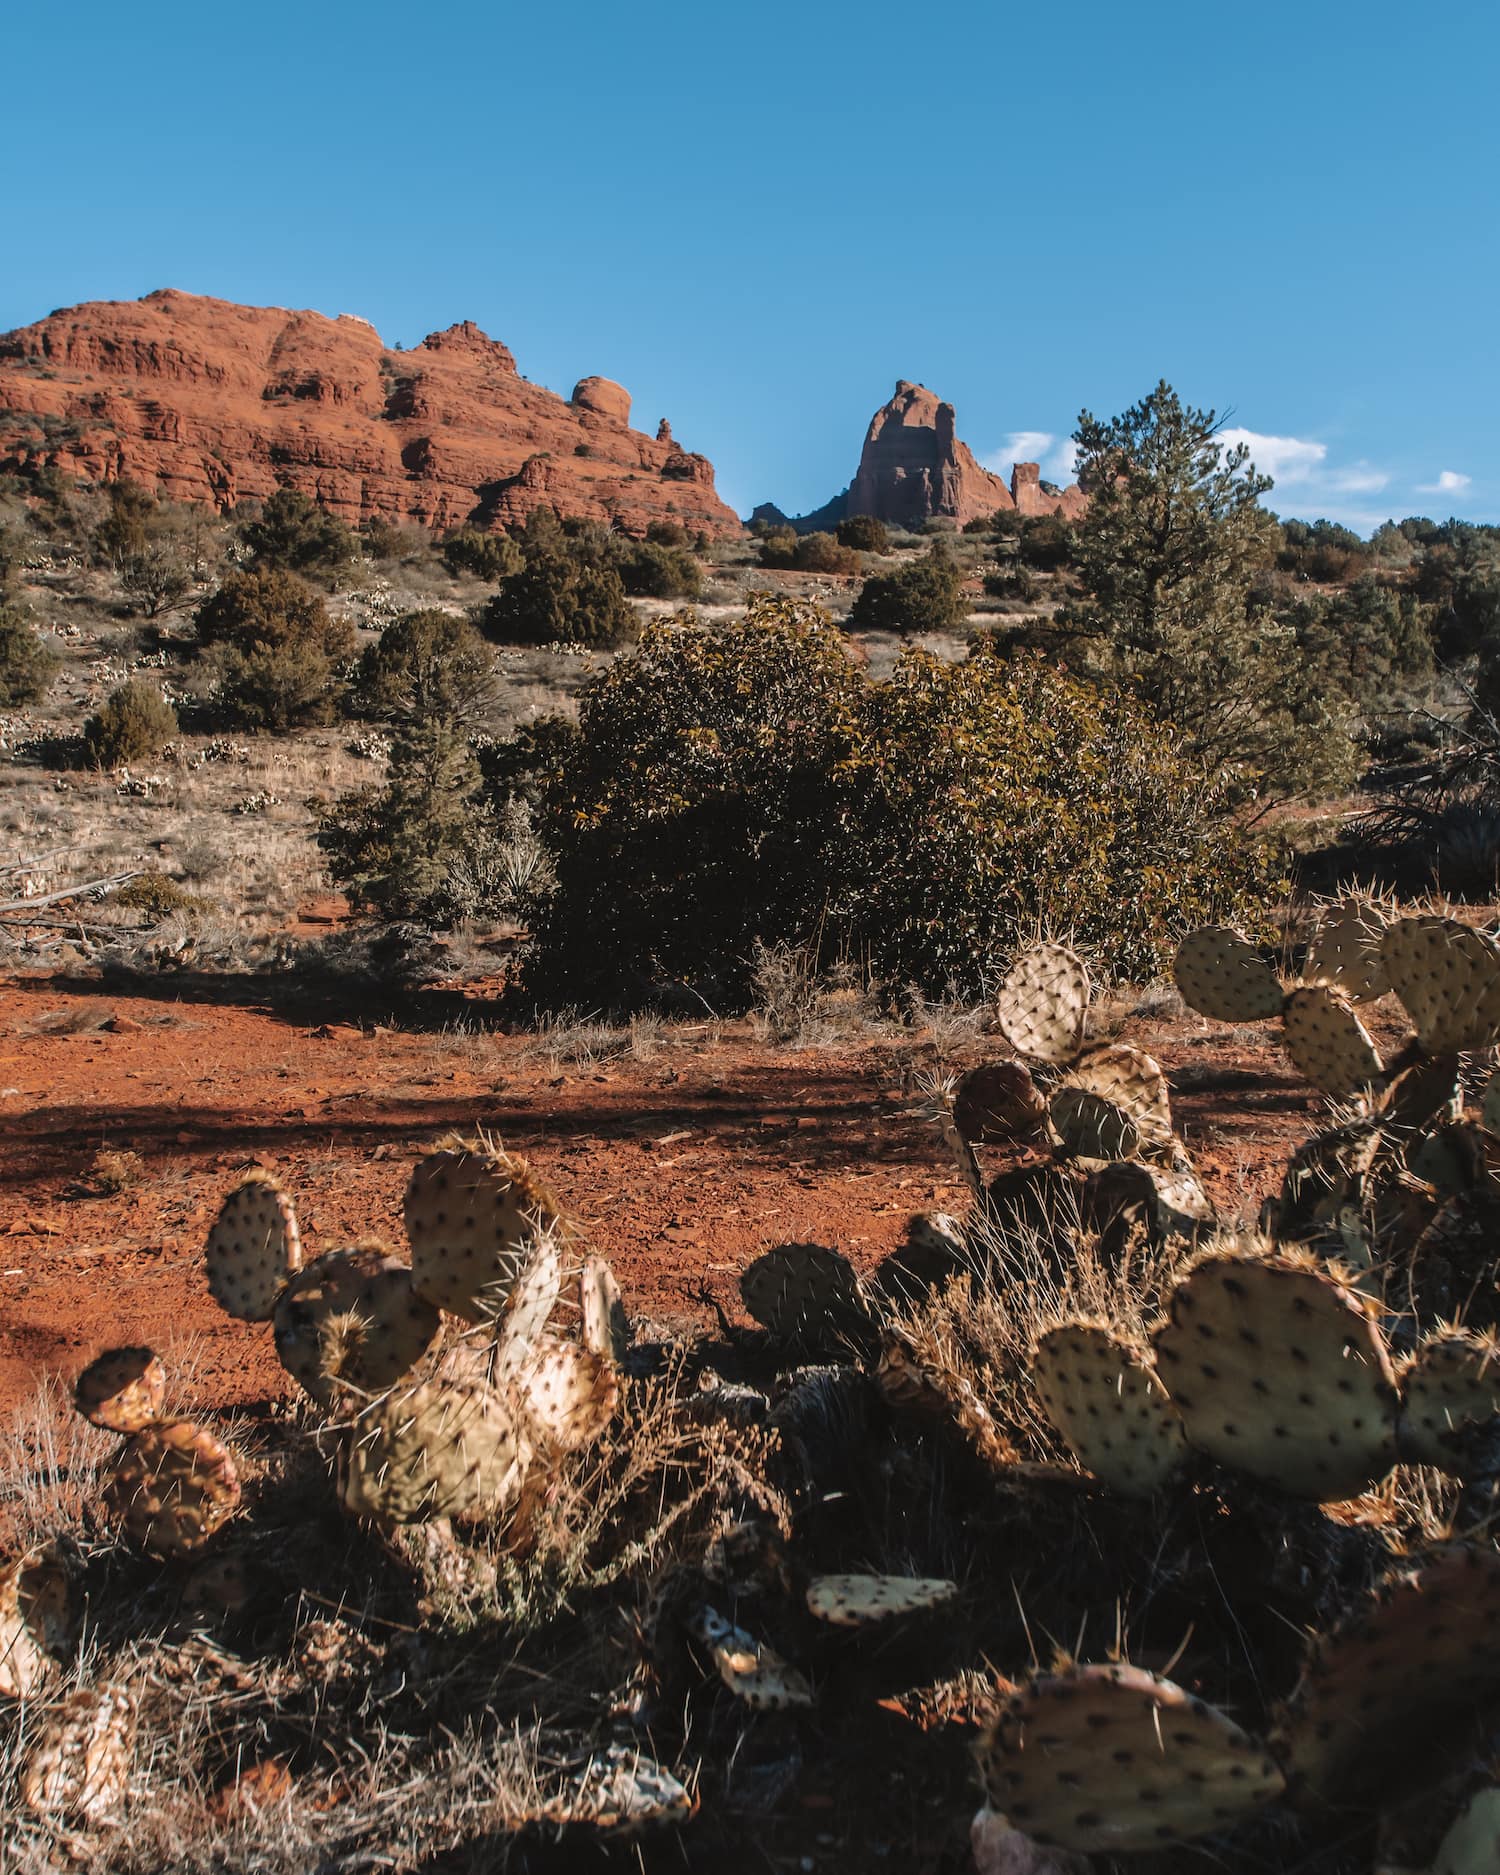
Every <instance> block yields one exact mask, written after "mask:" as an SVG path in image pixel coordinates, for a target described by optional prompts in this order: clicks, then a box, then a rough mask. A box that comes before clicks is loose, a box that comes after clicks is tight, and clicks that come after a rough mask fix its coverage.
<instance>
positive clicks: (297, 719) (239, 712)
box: [196, 567, 355, 730]
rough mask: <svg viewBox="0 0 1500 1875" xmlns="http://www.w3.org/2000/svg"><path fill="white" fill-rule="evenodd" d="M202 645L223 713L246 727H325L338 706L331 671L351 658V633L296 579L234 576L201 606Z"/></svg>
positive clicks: (259, 573)
mask: <svg viewBox="0 0 1500 1875" xmlns="http://www.w3.org/2000/svg"><path fill="white" fill-rule="evenodd" d="M196 625H197V632H198V639H199V642H200V644H203V645H206V646H209V647H211V648H212V653H213V656H214V658H215V660H216V662H217V665H218V679H219V684H218V695H219V701H220V703H221V704H222V706H223V708H224V710H225V712H226V714H227V715H228V716H229V717H230V719H231V720H232V721H234V722H235V723H237V724H239V725H240V726H242V727H243V728H246V729H272V730H277V729H291V728H296V727H298V726H300V725H303V724H307V723H322V722H328V721H329V720H330V719H331V718H332V716H333V713H334V707H335V704H336V702H337V700H338V692H339V688H340V685H339V682H338V679H337V671H336V667H337V665H338V664H339V662H341V661H342V660H344V659H347V658H349V657H351V656H352V655H353V653H354V648H355V637H354V627H353V626H352V625H350V624H349V622H348V620H347V619H340V618H333V617H331V616H330V615H329V612H328V608H327V607H326V606H325V605H324V603H323V601H322V599H321V598H320V597H319V595H318V594H317V593H315V592H314V591H313V590H312V589H311V587H309V586H308V585H307V584H306V582H305V581H303V580H301V579H298V578H297V576H296V575H295V574H294V573H288V572H285V571H283V570H281V569H279V568H269V567H268V568H262V569H257V570H253V571H251V572H247V573H232V574H231V575H230V576H229V577H228V578H227V579H226V580H225V581H224V582H223V584H222V585H221V586H220V587H219V589H218V591H217V592H215V593H212V594H211V595H210V596H209V597H208V598H207V599H206V600H205V601H204V602H203V604H202V605H201V606H200V607H199V608H198V613H197V618H196Z"/></svg>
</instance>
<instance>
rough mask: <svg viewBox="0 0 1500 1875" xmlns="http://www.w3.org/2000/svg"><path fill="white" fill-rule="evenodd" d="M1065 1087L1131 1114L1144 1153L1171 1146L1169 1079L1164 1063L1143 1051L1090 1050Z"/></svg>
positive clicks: (1119, 1047) (1113, 1045) (1119, 1045)
mask: <svg viewBox="0 0 1500 1875" xmlns="http://www.w3.org/2000/svg"><path fill="white" fill-rule="evenodd" d="M1064 1085H1065V1086H1067V1087H1076V1088H1080V1089H1082V1090H1084V1091H1085V1092H1088V1093H1091V1094H1097V1095H1098V1096H1099V1098H1100V1099H1101V1100H1107V1101H1108V1102H1109V1103H1110V1105H1111V1106H1113V1107H1118V1108H1119V1109H1120V1111H1121V1112H1122V1113H1128V1114H1129V1115H1130V1118H1131V1120H1132V1121H1133V1122H1134V1124H1135V1127H1136V1130H1137V1131H1138V1132H1139V1133H1140V1136H1141V1143H1142V1147H1143V1149H1144V1150H1145V1151H1147V1152H1156V1151H1159V1150H1161V1149H1162V1148H1164V1147H1166V1146H1168V1145H1170V1144H1171V1140H1172V1102H1171V1097H1170V1095H1169V1093H1168V1090H1167V1077H1166V1075H1165V1074H1164V1073H1163V1072H1162V1068H1161V1063H1160V1062H1159V1061H1156V1060H1154V1059H1153V1058H1152V1057H1151V1056H1150V1055H1148V1054H1147V1053H1146V1052H1145V1050H1144V1049H1141V1048H1132V1047H1130V1046H1129V1044H1128V1043H1125V1042H1110V1043H1108V1044H1106V1045H1105V1046H1104V1047H1103V1048H1094V1049H1091V1050H1090V1051H1089V1053H1088V1054H1086V1055H1085V1056H1084V1058H1083V1059H1082V1061H1080V1062H1079V1063H1078V1064H1077V1066H1076V1067H1074V1068H1073V1069H1071V1070H1070V1071H1069V1073H1068V1075H1067V1077H1066V1079H1065V1081H1064ZM1120 1156H1121V1157H1124V1156H1126V1155H1124V1154H1121V1155H1120Z"/></svg>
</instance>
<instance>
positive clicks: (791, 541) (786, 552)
mask: <svg viewBox="0 0 1500 1875" xmlns="http://www.w3.org/2000/svg"><path fill="white" fill-rule="evenodd" d="M796 557H797V530H796V528H795V527H766V528H763V530H762V532H761V536H760V563H761V565H762V566H770V567H790V566H791V565H792V564H793V562H794V561H795V560H796Z"/></svg>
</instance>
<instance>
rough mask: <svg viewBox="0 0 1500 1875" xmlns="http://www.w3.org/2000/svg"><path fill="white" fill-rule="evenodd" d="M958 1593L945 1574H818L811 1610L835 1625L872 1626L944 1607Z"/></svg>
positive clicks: (812, 1589)
mask: <svg viewBox="0 0 1500 1875" xmlns="http://www.w3.org/2000/svg"><path fill="white" fill-rule="evenodd" d="M957 1594H958V1584H957V1583H956V1582H948V1581H945V1580H944V1579H943V1578H942V1577H941V1576H879V1575H870V1576H866V1575H838V1576H814V1577H813V1578H812V1580H811V1581H810V1582H809V1583H808V1585H807V1591H806V1601H807V1612H808V1613H809V1614H810V1615H812V1616H814V1617H815V1619H817V1620H819V1621H826V1622H827V1623H828V1625H829V1626H830V1627H834V1628H869V1627H875V1626H877V1625H878V1624H879V1623H880V1622H882V1621H895V1620H897V1619H899V1618H900V1617H901V1616H903V1615H915V1614H926V1613H928V1612H930V1610H932V1609H934V1608H944V1607H946V1606H947V1605H948V1603H949V1602H951V1601H952V1600H953V1599H954V1598H955V1597H956V1596H957Z"/></svg>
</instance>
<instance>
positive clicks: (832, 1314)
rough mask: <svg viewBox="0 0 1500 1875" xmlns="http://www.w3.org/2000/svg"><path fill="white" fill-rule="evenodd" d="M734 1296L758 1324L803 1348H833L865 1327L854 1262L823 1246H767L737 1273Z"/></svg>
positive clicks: (867, 1318) (865, 1305) (867, 1314)
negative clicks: (761, 1253)
mask: <svg viewBox="0 0 1500 1875" xmlns="http://www.w3.org/2000/svg"><path fill="white" fill-rule="evenodd" d="M740 1294H741V1296H742V1297H743V1298H744V1302H745V1307H746V1308H747V1309H748V1310H749V1311H750V1313H751V1315H752V1316H753V1317H754V1318H755V1320H756V1321H757V1322H759V1323H760V1325H761V1327H762V1328H764V1329H766V1330H768V1331H769V1333H771V1334H773V1335H775V1336H776V1338H777V1339H778V1340H780V1341H787V1342H791V1343H793V1344H796V1345H800V1346H803V1347H815V1348H816V1347H828V1346H835V1347H836V1346H837V1345H838V1344H839V1343H840V1342H841V1341H843V1340H846V1339H848V1338H849V1337H850V1336H858V1335H860V1334H863V1333H866V1332H868V1330H869V1327H870V1322H871V1311H870V1304H869V1299H868V1298H867V1296H866V1295H865V1289H864V1284H863V1283H862V1282H861V1281H860V1279H859V1277H858V1276H857V1275H856V1273H855V1269H854V1265H853V1264H852V1263H851V1262H850V1261H849V1259H848V1257H846V1256H842V1255H840V1253H839V1252H838V1251H837V1250H830V1249H829V1248H828V1247H827V1246H826V1245H824V1244H816V1243H787V1244H778V1245H777V1246H776V1248H775V1249H774V1250H767V1251H766V1252H765V1254H764V1255H763V1256H758V1257H757V1258H756V1259H755V1261H754V1262H753V1263H752V1264H750V1266H749V1267H748V1268H747V1269H746V1270H745V1271H744V1273H743V1274H742V1275H741V1277H740Z"/></svg>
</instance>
